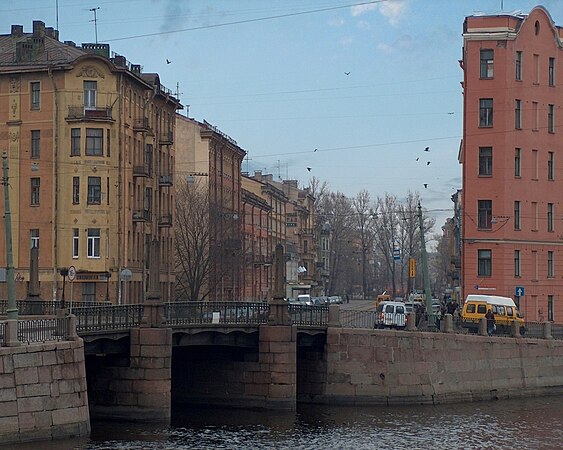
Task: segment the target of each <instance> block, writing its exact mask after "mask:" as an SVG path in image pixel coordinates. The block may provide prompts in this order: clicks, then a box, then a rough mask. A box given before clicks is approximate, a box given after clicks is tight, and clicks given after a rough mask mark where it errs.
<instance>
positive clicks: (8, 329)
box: [4, 319, 21, 347]
mask: <svg viewBox="0 0 563 450" xmlns="http://www.w3.org/2000/svg"><path fill="white" fill-rule="evenodd" d="M4 326H5V328H4V345H5V346H6V347H17V346H18V345H21V342H20V341H18V321H17V320H14V319H8V320H6V322H5V325H4Z"/></svg>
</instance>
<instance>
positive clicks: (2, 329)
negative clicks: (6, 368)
mask: <svg viewBox="0 0 563 450" xmlns="http://www.w3.org/2000/svg"><path fill="white" fill-rule="evenodd" d="M5 334H6V323H5V322H0V346H1V345H2V344H3V343H4V335H5Z"/></svg>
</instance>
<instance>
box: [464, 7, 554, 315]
mask: <svg viewBox="0 0 563 450" xmlns="http://www.w3.org/2000/svg"><path fill="white" fill-rule="evenodd" d="M463 31H464V32H463V40H464V47H463V60H462V61H460V64H461V66H462V69H463V72H464V80H463V90H464V119H463V124H464V128H463V142H462V148H461V152H460V162H462V164H463V196H462V222H463V227H462V241H463V248H462V280H461V282H462V296H463V298H465V296H467V295H468V294H473V293H483V292H485V293H489V294H495V295H503V296H509V297H513V298H515V301H516V302H517V304H519V306H520V310H521V311H522V312H523V313H524V315H525V317H526V318H527V319H528V320H539V321H543V320H554V321H556V322H563V279H562V278H561V276H559V274H560V272H561V270H562V269H563V250H562V249H563V247H562V246H563V240H562V239H563V221H562V220H561V215H562V213H563V204H562V203H561V196H560V192H561V190H562V188H563V146H562V144H561V133H563V128H562V127H561V126H560V125H561V123H562V119H563V116H562V115H561V113H560V111H561V110H560V108H561V105H562V103H563V52H562V49H563V40H562V37H563V30H562V29H561V27H559V26H556V25H554V23H553V21H552V19H551V17H550V16H549V13H548V12H547V11H546V10H545V9H544V8H543V7H536V8H534V9H533V10H532V11H531V12H530V13H529V14H528V15H512V14H500V15H491V16H470V17H467V18H466V19H465V23H464V30H463Z"/></svg>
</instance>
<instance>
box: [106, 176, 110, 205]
mask: <svg viewBox="0 0 563 450" xmlns="http://www.w3.org/2000/svg"><path fill="white" fill-rule="evenodd" d="M109 197H110V195H109V177H106V205H109Z"/></svg>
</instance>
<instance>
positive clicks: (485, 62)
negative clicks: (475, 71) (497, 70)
mask: <svg viewBox="0 0 563 450" xmlns="http://www.w3.org/2000/svg"><path fill="white" fill-rule="evenodd" d="M493 64H494V52H493V50H481V70H480V77H481V78H493Z"/></svg>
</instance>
